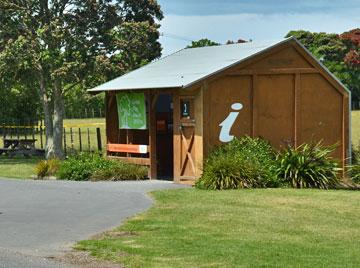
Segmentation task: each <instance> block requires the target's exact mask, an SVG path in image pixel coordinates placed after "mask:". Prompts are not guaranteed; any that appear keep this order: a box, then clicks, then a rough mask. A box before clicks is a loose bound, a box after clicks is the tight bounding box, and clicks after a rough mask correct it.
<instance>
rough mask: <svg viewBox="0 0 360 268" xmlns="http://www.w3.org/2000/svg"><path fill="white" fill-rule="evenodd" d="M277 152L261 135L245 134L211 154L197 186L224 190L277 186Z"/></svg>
mask: <svg viewBox="0 0 360 268" xmlns="http://www.w3.org/2000/svg"><path fill="white" fill-rule="evenodd" d="M275 168H276V164H275V152H274V150H273V148H272V147H271V145H270V144H269V143H268V142H267V141H265V140H262V139H259V138H250V137H242V138H240V139H234V140H233V141H231V142H230V143H227V144H224V145H220V146H219V147H217V148H215V149H214V150H213V151H212V152H211V153H210V155H209V157H208V159H207V160H206V162H205V164H204V170H203V175H202V176H201V178H200V179H199V180H198V181H197V182H196V187H197V188H202V189H212V190H223V189H238V188H252V187H275V186H278V185H279V181H278V180H277V178H276V176H275Z"/></svg>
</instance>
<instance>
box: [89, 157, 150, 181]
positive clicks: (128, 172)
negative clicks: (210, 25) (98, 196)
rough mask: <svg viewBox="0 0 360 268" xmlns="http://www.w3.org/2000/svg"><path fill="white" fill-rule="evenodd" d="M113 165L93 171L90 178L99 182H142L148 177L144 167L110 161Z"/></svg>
mask: <svg viewBox="0 0 360 268" xmlns="http://www.w3.org/2000/svg"><path fill="white" fill-rule="evenodd" d="M112 162H113V165H112V166H111V167H110V168H109V167H106V166H105V167H103V168H101V169H98V170H95V172H94V174H93V175H92V176H91V180H92V181H99V180H111V181H120V180H142V179H144V178H146V176H147V175H148V169H147V168H146V167H144V166H140V165H134V164H130V163H126V162H122V161H112Z"/></svg>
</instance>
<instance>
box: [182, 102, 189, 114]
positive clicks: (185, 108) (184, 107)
mask: <svg viewBox="0 0 360 268" xmlns="http://www.w3.org/2000/svg"><path fill="white" fill-rule="evenodd" d="M181 117H186V118H190V101H189V100H182V101H181Z"/></svg>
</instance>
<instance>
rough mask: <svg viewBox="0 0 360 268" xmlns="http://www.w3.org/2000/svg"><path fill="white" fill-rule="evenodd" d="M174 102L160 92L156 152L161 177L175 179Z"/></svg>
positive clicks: (157, 105) (157, 108) (167, 95)
mask: <svg viewBox="0 0 360 268" xmlns="http://www.w3.org/2000/svg"><path fill="white" fill-rule="evenodd" d="M173 150H174V149H173V102H172V96H171V95H170V94H160V95H159V97H158V99H157V103H156V153H157V170H158V178H159V179H169V180H172V179H173V167H174V163H173Z"/></svg>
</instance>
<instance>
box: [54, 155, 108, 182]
mask: <svg viewBox="0 0 360 268" xmlns="http://www.w3.org/2000/svg"><path fill="white" fill-rule="evenodd" d="M113 166H114V164H113V161H110V160H107V159H105V158H104V157H103V156H101V155H99V154H89V153H80V154H77V155H73V156H70V157H69V158H68V159H66V160H64V161H63V162H62V163H61V165H60V168H59V171H58V173H57V175H58V178H59V179H61V180H75V181H86V180H89V179H90V178H91V176H92V174H93V173H94V172H95V171H96V170H98V169H111V168H112V167H113Z"/></svg>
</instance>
